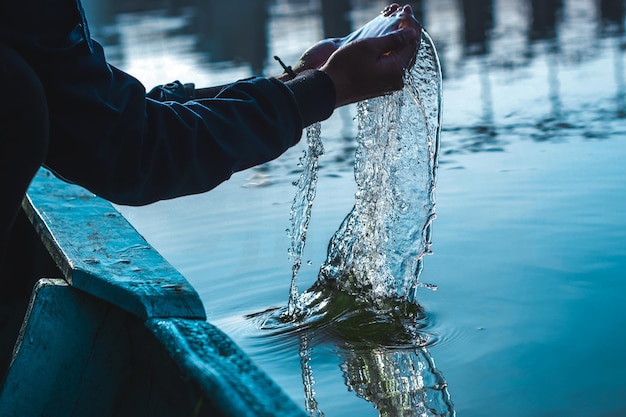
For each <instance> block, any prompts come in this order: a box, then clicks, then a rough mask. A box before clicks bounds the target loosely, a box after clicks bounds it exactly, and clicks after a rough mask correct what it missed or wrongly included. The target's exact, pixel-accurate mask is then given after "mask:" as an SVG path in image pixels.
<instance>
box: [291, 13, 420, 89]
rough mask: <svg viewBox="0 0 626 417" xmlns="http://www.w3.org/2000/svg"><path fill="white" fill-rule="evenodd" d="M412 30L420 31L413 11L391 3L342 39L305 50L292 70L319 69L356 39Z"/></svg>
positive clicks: (321, 43) (331, 40)
mask: <svg viewBox="0 0 626 417" xmlns="http://www.w3.org/2000/svg"><path fill="white" fill-rule="evenodd" d="M402 28H405V29H408V28H412V29H413V30H415V32H417V33H418V36H419V34H420V32H421V31H422V27H421V25H420V23H419V22H418V21H417V20H416V19H415V16H414V15H413V9H412V8H411V6H409V5H408V4H407V5H405V6H402V7H400V5H398V4H397V3H392V4H390V5H389V6H387V7H385V9H384V10H383V11H381V12H380V14H379V15H378V16H376V17H375V18H373V19H372V20H370V21H369V22H368V23H366V24H365V25H363V26H361V27H360V28H358V29H357V30H355V31H354V32H352V33H350V34H348V35H346V36H344V37H343V38H329V39H324V40H321V41H319V42H317V43H316V44H315V45H313V46H311V47H310V48H309V49H307V50H306V51H305V52H304V53H303V54H302V56H301V57H300V59H299V60H298V62H297V63H296V64H295V65H294V66H293V68H292V70H293V72H294V73H295V74H299V73H301V72H302V71H305V70H309V69H319V68H321V67H322V65H324V64H325V63H326V61H328V58H330V56H331V55H332V54H333V53H334V52H335V51H337V49H339V48H340V47H342V46H344V45H346V44H348V43H350V42H353V41H355V40H357V39H366V38H375V37H381V36H385V35H388V34H390V33H391V32H394V31H396V30H398V29H402ZM289 77H290V76H289V74H283V76H281V78H282V79H289Z"/></svg>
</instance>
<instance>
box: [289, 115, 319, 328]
mask: <svg viewBox="0 0 626 417" xmlns="http://www.w3.org/2000/svg"><path fill="white" fill-rule="evenodd" d="M306 138H307V149H306V150H305V151H304V155H303V156H302V157H301V158H300V165H301V166H302V173H301V174H300V178H299V179H298V181H297V182H295V183H294V185H295V186H296V187H297V191H296V195H295V197H294V199H293V203H292V205H291V230H290V231H289V236H290V237H291V248H290V249H289V255H290V256H291V260H292V267H291V287H290V289H289V304H288V307H287V308H288V314H289V316H293V315H294V314H295V313H296V312H297V311H299V310H301V309H302V305H301V304H300V302H299V294H298V284H297V278H298V272H299V271H300V267H301V266H302V254H303V253H304V244H305V242H306V234H307V231H308V229H309V223H310V221H311V208H312V207H313V200H314V199H315V193H316V191H317V173H318V159H319V157H320V156H321V155H323V154H324V145H323V144H322V139H321V125H320V123H316V124H314V125H311V126H309V127H308V128H307V130H306Z"/></svg>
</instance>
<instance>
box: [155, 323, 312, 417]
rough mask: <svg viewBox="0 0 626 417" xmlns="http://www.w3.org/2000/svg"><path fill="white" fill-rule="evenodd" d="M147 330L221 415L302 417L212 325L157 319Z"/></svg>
mask: <svg viewBox="0 0 626 417" xmlns="http://www.w3.org/2000/svg"><path fill="white" fill-rule="evenodd" d="M146 325H147V326H148V328H149V329H150V330H151V331H152V332H153V333H154V334H155V335H156V337H157V339H158V340H159V341H160V342H161V343H162V345H163V346H165V348H166V349H167V352H168V354H169V356H170V357H172V358H173V359H174V361H175V362H176V363H177V364H178V366H179V369H180V371H181V372H183V373H184V375H186V376H187V377H188V378H190V379H192V380H194V381H198V382H199V383H200V387H201V389H202V391H203V392H204V394H205V395H206V396H207V397H209V398H211V399H212V403H213V408H214V409H215V410H216V412H218V413H219V414H222V415H226V416H238V417H259V416H281V417H304V416H305V415H306V414H304V412H303V411H302V410H301V409H300V408H298V407H297V406H296V405H295V403H294V402H293V401H291V400H290V399H289V398H288V397H287V396H286V395H285V394H284V393H283V392H282V390H281V389H280V388H279V387H278V385H276V383H275V382H274V381H272V380H271V379H270V378H269V377H268V376H267V375H266V374H265V373H264V372H263V371H262V370H261V369H259V368H258V367H257V366H256V365H254V364H253V363H252V361H251V360H250V358H249V357H248V356H247V355H246V354H245V353H243V351H241V350H240V349H239V348H238V347H237V346H236V345H235V344H234V343H233V342H232V341H231V340H230V339H229V338H228V336H226V335H225V334H224V333H223V332H222V331H220V330H219V329H218V328H217V327H215V326H213V325H211V324H210V323H207V322H203V321H200V320H186V319H153V320H149V321H148V322H147V323H146Z"/></svg>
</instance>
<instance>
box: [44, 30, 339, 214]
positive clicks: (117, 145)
mask: <svg viewBox="0 0 626 417" xmlns="http://www.w3.org/2000/svg"><path fill="white" fill-rule="evenodd" d="M94 46H95V48H98V47H99V45H97V43H95V42H94ZM97 57H98V49H96V54H95V55H94V54H92V55H90V58H89V59H87V60H86V62H81V64H80V65H79V66H78V68H80V69H82V71H79V70H77V69H76V68H71V67H67V71H69V72H71V73H72V74H73V77H72V78H71V79H68V80H66V81H65V82H59V81H58V80H55V81H48V80H46V84H47V85H51V86H55V87H57V88H55V89H50V90H49V91H50V93H49V97H50V99H49V101H50V109H51V145H50V149H49V153H48V159H47V161H46V165H47V166H48V167H49V168H50V169H51V170H52V171H53V172H55V173H56V174H57V175H59V176H60V177H62V178H64V179H66V180H69V181H72V182H74V183H77V184H80V185H82V186H84V187H85V188H87V189H89V190H91V191H92V192H94V193H95V194H97V195H100V196H101V197H104V198H106V199H108V200H110V201H113V202H115V203H119V204H126V205H144V204H149V203H152V202H155V201H159V200H163V199H169V198H174V197H179V196H184V195H189V194H196V193H202V192H205V191H208V190H210V189H212V188H214V187H215V186H217V185H218V184H220V183H221V182H223V181H224V180H226V179H228V178H229V177H230V176H231V175H232V174H233V173H234V172H236V171H240V170H243V169H246V168H249V167H252V166H255V165H258V164H261V163H264V162H267V161H270V160H272V159H274V158H276V157H278V156H279V155H281V154H282V153H283V152H284V151H285V150H287V149H288V148H289V147H291V146H293V145H294V144H295V143H297V142H298V140H299V139H300V136H301V133H302V129H303V127H305V126H307V125H308V124H311V123H314V122H316V121H320V120H323V119H325V118H327V117H329V116H330V114H331V113H332V111H333V108H334V103H335V101H334V100H335V96H334V94H335V92H334V87H333V85H332V81H330V79H329V78H328V77H327V76H326V75H325V74H323V73H321V72H319V71H311V72H310V73H308V74H304V75H303V76H302V77H301V79H299V80H297V81H295V80H294V81H291V82H289V83H283V82H281V81H278V80H276V79H274V78H251V79H248V80H242V81H239V82H236V83H233V84H231V85H228V86H226V87H225V88H224V89H222V90H221V92H220V93H219V94H218V95H217V96H216V97H215V98H210V99H198V100H191V101H188V102H185V103H179V102H176V101H165V102H159V101H157V100H154V99H151V98H149V97H147V96H146V92H145V89H144V88H143V86H142V85H141V84H140V83H139V81H137V80H135V79H134V78H132V77H131V76H130V75H128V74H126V73H124V72H122V71H120V70H118V69H116V68H114V67H112V66H108V65H107V64H106V63H105V62H104V57H103V55H102V56H101V58H100V59H99V60H98V59H96V62H93V61H94V59H95V58H97ZM53 77H59V75H58V73H55V75H53Z"/></svg>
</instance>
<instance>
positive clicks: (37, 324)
mask: <svg viewBox="0 0 626 417" xmlns="http://www.w3.org/2000/svg"><path fill="white" fill-rule="evenodd" d="M44 415H45V416H50V417H61V416H63V417H84V416H90V417H109V416H152V417H161V416H162V417H170V416H196V417H209V416H210V417H262V416H268V417H269V416H276V417H279V416H280V417H305V416H306V414H305V413H304V411H302V410H301V409H300V408H299V407H298V406H297V405H296V404H295V403H294V402H293V401H292V400H291V399H290V398H288V397H287V396H286V395H285V394H284V393H283V392H282V391H281V390H280V388H279V387H278V386H277V385H276V384H275V383H274V382H273V381H272V380H270V379H269V377H268V376H267V375H266V374H265V373H264V372H263V371H261V370H260V369H259V368H258V367H256V366H255V365H254V364H253V363H252V361H251V360H250V358H248V357H247V356H246V355H245V353H243V352H242V351H241V349H239V348H238V347H237V346H236V345H235V344H234V343H233V342H232V341H231V340H230V339H229V338H228V336H226V335H225V334H224V333H222V332H221V331H220V330H218V329H217V328H216V327H215V326H212V325H211V324H209V323H207V322H205V321H203V320H193V319H180V318H166V319H150V320H148V321H146V322H144V321H142V320H141V319H139V318H138V317H136V316H134V315H132V314H131V313H129V312H126V311H124V310H121V309H119V308H117V307H115V306H113V305H111V304H110V303H107V302H106V301H103V300H99V299H97V298H96V297H93V296H91V295H89V294H86V293H84V292H82V291H80V290H78V289H76V288H73V287H71V286H69V285H68V284H67V282H65V281H64V280H62V279H42V280H40V281H39V282H38V283H37V285H36V287H35V290H34V292H33V298H32V300H31V304H30V307H29V311H28V314H27V317H26V319H25V322H24V326H23V328H22V332H21V335H20V338H19V340H18V342H17V345H16V350H15V354H14V357H13V363H12V365H11V367H10V368H9V372H8V374H7V377H6V380H5V382H4V385H3V386H2V389H0V417H16V416H44Z"/></svg>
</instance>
